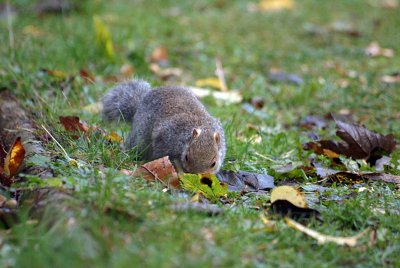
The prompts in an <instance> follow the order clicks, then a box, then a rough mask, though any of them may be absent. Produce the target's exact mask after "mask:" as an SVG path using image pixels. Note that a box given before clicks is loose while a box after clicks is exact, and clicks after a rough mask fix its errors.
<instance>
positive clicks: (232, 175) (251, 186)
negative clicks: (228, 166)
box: [216, 170, 275, 191]
mask: <svg viewBox="0 0 400 268" xmlns="http://www.w3.org/2000/svg"><path fill="white" fill-rule="evenodd" d="M216 175H217V178H218V179H219V180H220V182H223V183H226V184H228V189H229V190H230V191H258V190H265V189H272V188H274V187H275V185H274V178H273V177H272V176H270V175H268V174H256V173H250V172H246V171H241V170H239V171H238V172H233V171H227V170H221V171H220V172H218V173H217V174H216Z"/></svg>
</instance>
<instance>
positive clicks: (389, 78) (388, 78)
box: [381, 72, 400, 84]
mask: <svg viewBox="0 0 400 268" xmlns="http://www.w3.org/2000/svg"><path fill="white" fill-rule="evenodd" d="M381 81H382V82H383V83H386V84H395V83H400V72H397V73H393V74H390V75H384V76H382V77H381Z"/></svg>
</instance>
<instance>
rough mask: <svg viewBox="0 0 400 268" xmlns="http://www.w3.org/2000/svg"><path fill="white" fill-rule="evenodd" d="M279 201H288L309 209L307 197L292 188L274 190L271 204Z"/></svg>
mask: <svg viewBox="0 0 400 268" xmlns="http://www.w3.org/2000/svg"><path fill="white" fill-rule="evenodd" d="M278 200H284V201H288V202H290V203H291V204H292V205H294V206H296V207H299V208H308V205H307V201H306V198H305V196H304V195H303V194H302V193H301V192H300V191H299V190H296V189H295V188H293V187H291V186H279V187H276V188H274V189H273V190H272V192H271V203H274V202H275V201H278Z"/></svg>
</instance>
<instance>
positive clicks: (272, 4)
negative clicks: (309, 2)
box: [258, 0, 294, 11]
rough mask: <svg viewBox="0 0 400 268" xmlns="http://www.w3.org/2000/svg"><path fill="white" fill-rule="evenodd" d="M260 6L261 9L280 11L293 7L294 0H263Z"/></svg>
mask: <svg viewBox="0 0 400 268" xmlns="http://www.w3.org/2000/svg"><path fill="white" fill-rule="evenodd" d="M258 7H259V9H260V10H261V11H279V10H282V9H292V8H293V7H294V2H293V0H262V1H261V2H260V3H259V4H258Z"/></svg>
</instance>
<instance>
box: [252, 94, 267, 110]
mask: <svg viewBox="0 0 400 268" xmlns="http://www.w3.org/2000/svg"><path fill="white" fill-rule="evenodd" d="M250 103H251V105H253V106H254V108H256V109H257V110H261V109H262V108H263V107H264V103H265V102H264V98H263V97H258V96H257V97H253V98H251V99H250Z"/></svg>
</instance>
